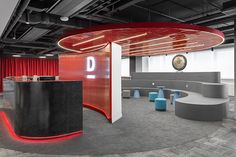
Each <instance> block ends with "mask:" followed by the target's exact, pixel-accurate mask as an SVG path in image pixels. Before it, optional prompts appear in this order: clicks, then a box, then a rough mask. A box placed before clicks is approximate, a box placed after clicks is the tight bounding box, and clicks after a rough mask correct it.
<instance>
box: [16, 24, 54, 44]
mask: <svg viewBox="0 0 236 157" xmlns="http://www.w3.org/2000/svg"><path fill="white" fill-rule="evenodd" d="M49 31H50V30H48V29H43V28H36V27H33V28H32V29H31V30H29V31H28V32H26V33H25V34H24V35H23V36H22V37H20V39H21V40H25V41H34V40H37V39H38V38H40V37H42V36H43V35H45V34H46V33H48V32H49Z"/></svg>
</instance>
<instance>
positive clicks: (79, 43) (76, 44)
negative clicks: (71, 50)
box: [72, 35, 105, 46]
mask: <svg viewBox="0 0 236 157" xmlns="http://www.w3.org/2000/svg"><path fill="white" fill-rule="evenodd" d="M104 37H105V36H104V35H102V36H99V37H96V38H92V39H89V40H85V41H82V42H78V43H75V44H73V45H72V46H78V45H81V44H85V43H88V42H91V41H94V40H98V39H101V38H104Z"/></svg>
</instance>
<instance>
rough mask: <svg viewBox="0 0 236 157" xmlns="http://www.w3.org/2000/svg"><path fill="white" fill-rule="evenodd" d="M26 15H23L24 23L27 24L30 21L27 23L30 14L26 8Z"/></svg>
mask: <svg viewBox="0 0 236 157" xmlns="http://www.w3.org/2000/svg"><path fill="white" fill-rule="evenodd" d="M25 15H26V16H25V23H26V24H27V25H29V24H30V23H29V21H30V20H29V16H30V12H29V10H27V11H26V14H25Z"/></svg>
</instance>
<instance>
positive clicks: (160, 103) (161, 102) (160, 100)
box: [155, 98, 166, 111]
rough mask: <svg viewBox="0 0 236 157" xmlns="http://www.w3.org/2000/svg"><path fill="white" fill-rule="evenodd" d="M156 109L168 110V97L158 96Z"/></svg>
mask: <svg viewBox="0 0 236 157" xmlns="http://www.w3.org/2000/svg"><path fill="white" fill-rule="evenodd" d="M155 109H156V111H166V99H165V98H156V99H155Z"/></svg>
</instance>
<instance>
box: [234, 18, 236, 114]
mask: <svg viewBox="0 0 236 157" xmlns="http://www.w3.org/2000/svg"><path fill="white" fill-rule="evenodd" d="M235 78H236V19H234V115H235V116H234V117H235V118H236V82H235V80H236V79H235Z"/></svg>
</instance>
